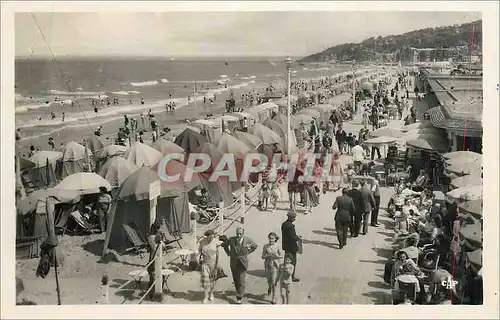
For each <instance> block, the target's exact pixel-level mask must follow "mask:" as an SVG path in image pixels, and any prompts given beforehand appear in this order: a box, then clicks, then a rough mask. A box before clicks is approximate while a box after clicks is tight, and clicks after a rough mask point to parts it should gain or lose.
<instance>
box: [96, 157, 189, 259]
mask: <svg viewBox="0 0 500 320" xmlns="http://www.w3.org/2000/svg"><path fill="white" fill-rule="evenodd" d="M157 180H158V176H157V174H156V173H155V172H154V171H153V170H151V168H149V167H142V168H139V169H138V170H137V171H136V172H134V173H132V174H131V175H130V176H129V177H128V178H127V179H125V181H124V182H123V183H122V185H121V186H120V187H119V188H118V190H117V198H116V200H115V201H114V202H113V205H112V206H111V210H110V213H109V219H108V229H107V231H106V239H105V242H104V252H103V254H106V252H107V249H108V248H111V249H115V250H117V251H119V252H123V251H125V250H126V249H128V248H129V247H131V244H130V243H129V241H128V239H127V235H126V233H125V228H124V225H128V226H130V227H132V228H133V229H134V230H136V231H139V232H140V233H141V234H142V235H143V236H145V235H146V234H147V233H148V232H149V227H150V223H151V222H150V221H149V212H150V210H149V209H150V207H149V206H150V201H149V186H150V184H151V183H153V182H155V181H157ZM156 217H157V218H161V219H165V221H166V224H167V228H168V231H169V232H170V234H176V233H179V232H181V233H186V232H190V231H191V225H190V219H189V207H188V198H187V192H185V191H178V192H176V191H175V190H172V189H169V188H164V185H163V184H162V190H161V194H160V196H159V197H158V202H157V207H156Z"/></svg>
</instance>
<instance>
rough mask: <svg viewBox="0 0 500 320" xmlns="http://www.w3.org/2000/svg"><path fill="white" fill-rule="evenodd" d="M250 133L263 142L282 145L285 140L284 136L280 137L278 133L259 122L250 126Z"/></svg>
mask: <svg viewBox="0 0 500 320" xmlns="http://www.w3.org/2000/svg"><path fill="white" fill-rule="evenodd" d="M250 133H251V134H252V135H254V136H256V137H258V138H259V139H261V140H262V142H263V143H264V144H275V143H277V144H279V145H283V143H284V140H285V139H284V138H285V137H281V136H280V135H279V134H278V133H276V132H274V131H273V130H271V129H270V128H268V127H266V126H265V125H263V124H261V123H257V124H255V126H254V127H253V128H251V130H250Z"/></svg>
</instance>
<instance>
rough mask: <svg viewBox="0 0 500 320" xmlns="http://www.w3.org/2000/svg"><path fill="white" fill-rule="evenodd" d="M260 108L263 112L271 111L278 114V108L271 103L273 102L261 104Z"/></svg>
mask: <svg viewBox="0 0 500 320" xmlns="http://www.w3.org/2000/svg"><path fill="white" fill-rule="evenodd" d="M260 107H261V108H262V109H264V110H272V111H275V112H278V110H279V106H278V105H277V104H276V103H273V102H270V101H269V102H265V103H263V104H261V105H260Z"/></svg>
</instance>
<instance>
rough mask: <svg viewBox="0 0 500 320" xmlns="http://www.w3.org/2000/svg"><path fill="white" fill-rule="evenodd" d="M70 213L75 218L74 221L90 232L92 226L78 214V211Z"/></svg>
mask: <svg viewBox="0 0 500 320" xmlns="http://www.w3.org/2000/svg"><path fill="white" fill-rule="evenodd" d="M70 215H71V216H72V217H73V218H74V219H75V221H76V223H77V224H78V225H79V226H80V227H81V228H82V229H83V230H84V231H86V232H89V233H92V230H93V229H94V226H93V225H92V224H91V223H90V222H88V221H87V219H86V218H85V217H84V216H82V215H81V214H80V211H78V210H77V211H73V212H71V213H70Z"/></svg>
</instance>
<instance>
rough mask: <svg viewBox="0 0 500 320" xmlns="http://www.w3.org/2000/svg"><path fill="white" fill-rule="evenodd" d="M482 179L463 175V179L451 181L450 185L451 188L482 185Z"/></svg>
mask: <svg viewBox="0 0 500 320" xmlns="http://www.w3.org/2000/svg"><path fill="white" fill-rule="evenodd" d="M482 184H483V179H482V178H481V177H480V176H476V175H464V176H463V177H458V178H455V179H453V180H451V183H450V185H451V186H452V187H453V188H462V187H467V186H470V185H482Z"/></svg>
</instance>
